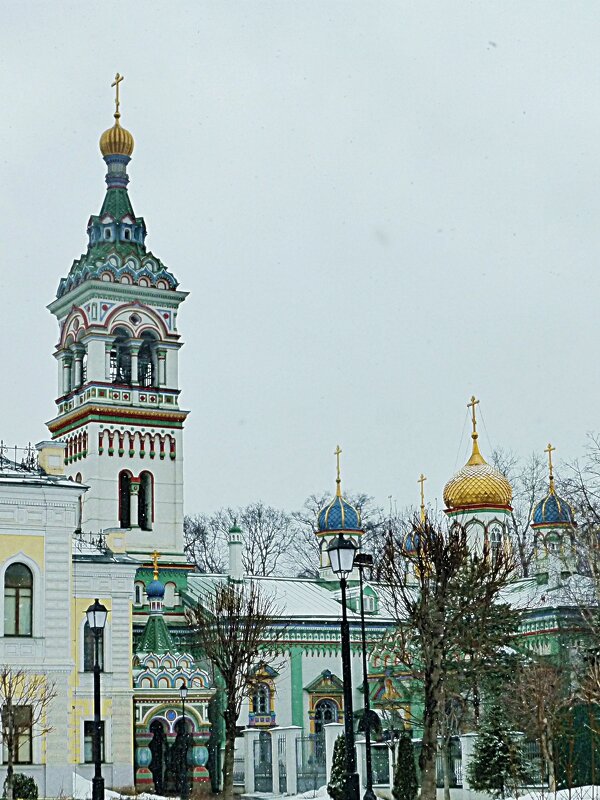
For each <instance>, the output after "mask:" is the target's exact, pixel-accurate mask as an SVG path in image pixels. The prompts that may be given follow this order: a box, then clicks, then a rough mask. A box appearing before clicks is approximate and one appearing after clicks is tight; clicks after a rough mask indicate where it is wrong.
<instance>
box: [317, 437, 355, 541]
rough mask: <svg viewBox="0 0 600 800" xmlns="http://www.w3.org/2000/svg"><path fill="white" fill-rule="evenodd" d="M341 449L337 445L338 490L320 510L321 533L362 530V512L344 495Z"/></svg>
mask: <svg viewBox="0 0 600 800" xmlns="http://www.w3.org/2000/svg"><path fill="white" fill-rule="evenodd" d="M341 452H342V451H341V450H340V448H339V447H337V449H336V451H335V455H336V456H337V478H336V490H335V497H334V498H333V500H332V501H331V502H330V503H328V504H327V505H326V506H324V507H323V508H322V509H321V510H320V511H319V516H318V521H317V525H318V530H319V533H327V532H328V531H341V530H343V531H361V530H362V529H361V520H360V512H359V511H358V510H357V509H356V508H354V506H353V505H351V504H350V503H349V502H348V501H347V500H346V499H344V497H343V496H342V480H341V477H340V454H341Z"/></svg>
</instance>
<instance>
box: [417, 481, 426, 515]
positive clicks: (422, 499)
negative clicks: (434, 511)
mask: <svg viewBox="0 0 600 800" xmlns="http://www.w3.org/2000/svg"><path fill="white" fill-rule="evenodd" d="M426 480H427V478H426V477H425V475H423V473H421V475H420V477H419V480H418V481H417V483H420V484H421V522H425V481H426Z"/></svg>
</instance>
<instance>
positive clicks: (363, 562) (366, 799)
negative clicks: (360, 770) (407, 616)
mask: <svg viewBox="0 0 600 800" xmlns="http://www.w3.org/2000/svg"><path fill="white" fill-rule="evenodd" d="M354 563H355V565H356V566H357V567H358V574H359V579H360V632H361V638H362V670H363V692H364V696H363V701H364V727H365V767H366V769H365V772H366V779H367V787H366V789H365V793H364V795H363V800H376V797H375V792H374V791H373V762H372V760H371V698H370V697H369V673H368V670H367V637H366V634H365V600H364V597H363V570H364V569H366V568H367V567H372V566H373V556H372V555H369V553H358V555H357V556H356V558H355V560H354Z"/></svg>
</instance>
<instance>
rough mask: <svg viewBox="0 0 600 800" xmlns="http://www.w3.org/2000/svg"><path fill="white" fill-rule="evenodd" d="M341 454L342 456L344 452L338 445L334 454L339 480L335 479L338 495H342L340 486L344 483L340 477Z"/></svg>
mask: <svg viewBox="0 0 600 800" xmlns="http://www.w3.org/2000/svg"><path fill="white" fill-rule="evenodd" d="M341 454H342V451H341V450H340V446H339V444H338V446H337V447H336V448H335V450H334V453H333V455H334V456H335V457H336V459H337V478H336V479H335V482H336V484H337V493H338V495H339V494H340V491H341V488H340V484H341V482H342V479H341V477H340V455H341Z"/></svg>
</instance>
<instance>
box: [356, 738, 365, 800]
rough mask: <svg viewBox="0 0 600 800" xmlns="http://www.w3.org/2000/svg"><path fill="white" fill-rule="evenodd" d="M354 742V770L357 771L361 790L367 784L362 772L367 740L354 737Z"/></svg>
mask: <svg viewBox="0 0 600 800" xmlns="http://www.w3.org/2000/svg"><path fill="white" fill-rule="evenodd" d="M354 744H355V745H356V771H357V772H358V785H359V786H360V788H361V791H362V790H363V789H364V788H365V786H366V785H367V782H366V780H365V773H364V765H365V753H366V750H367V742H366V740H365V739H356V740H355V742H354Z"/></svg>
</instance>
